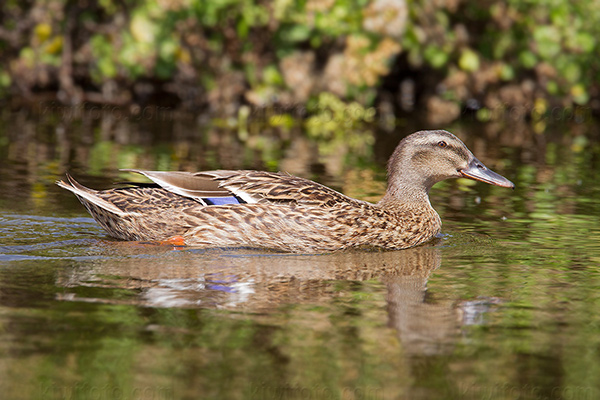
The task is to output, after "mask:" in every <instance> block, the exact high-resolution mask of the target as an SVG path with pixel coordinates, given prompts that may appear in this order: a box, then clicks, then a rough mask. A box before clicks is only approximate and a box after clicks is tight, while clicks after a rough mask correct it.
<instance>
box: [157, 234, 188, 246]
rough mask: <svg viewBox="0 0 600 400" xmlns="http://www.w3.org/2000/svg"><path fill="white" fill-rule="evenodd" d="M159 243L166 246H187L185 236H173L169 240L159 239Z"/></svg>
mask: <svg viewBox="0 0 600 400" xmlns="http://www.w3.org/2000/svg"><path fill="white" fill-rule="evenodd" d="M158 244H159V245H166V246H185V239H184V238H183V236H173V237H171V238H168V239H167V240H162V241H159V242H158Z"/></svg>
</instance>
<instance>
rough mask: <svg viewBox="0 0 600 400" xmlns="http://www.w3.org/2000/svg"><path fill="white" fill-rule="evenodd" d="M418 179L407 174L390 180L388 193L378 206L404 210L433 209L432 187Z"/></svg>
mask: <svg viewBox="0 0 600 400" xmlns="http://www.w3.org/2000/svg"><path fill="white" fill-rule="evenodd" d="M416 178H417V177H411V176H409V174H405V175H403V176H401V177H398V176H396V177H395V179H394V180H390V182H389V183H388V188H387V191H386V193H385V195H384V196H383V198H382V199H381V200H380V201H379V203H378V204H379V205H382V206H401V207H403V208H431V203H430V202H429V189H430V188H431V185H428V184H427V183H426V182H422V181H420V180H419V179H416ZM417 182H419V183H417Z"/></svg>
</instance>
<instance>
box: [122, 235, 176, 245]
mask: <svg viewBox="0 0 600 400" xmlns="http://www.w3.org/2000/svg"><path fill="white" fill-rule="evenodd" d="M127 243H132V244H137V245H142V246H176V247H182V246H185V239H184V238H183V236H173V237H170V238H168V239H167V240H152V241H148V242H146V241H144V242H127Z"/></svg>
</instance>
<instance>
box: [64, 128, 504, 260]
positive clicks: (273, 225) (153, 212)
mask: <svg viewBox="0 0 600 400" xmlns="http://www.w3.org/2000/svg"><path fill="white" fill-rule="evenodd" d="M123 171H130V172H134V173H137V174H141V175H143V176H145V177H146V178H148V179H149V180H150V181H151V182H148V183H145V184H131V183H130V184H128V186H125V187H117V188H112V189H108V190H93V189H90V188H87V187H85V186H83V185H81V184H79V183H78V182H77V181H76V180H75V179H74V178H73V177H72V176H70V175H69V174H67V176H66V180H60V181H57V182H56V183H57V184H58V186H60V187H62V188H64V189H66V190H69V191H71V192H72V193H73V194H75V196H77V198H78V199H79V200H80V201H81V203H82V204H83V206H84V207H85V208H86V209H87V211H88V212H89V213H90V214H91V215H92V217H93V218H94V219H95V220H96V222H97V223H98V224H99V225H100V226H101V227H102V228H104V229H105V230H106V231H107V232H108V234H109V235H110V236H112V237H114V238H117V239H121V240H127V241H155V242H162V241H167V242H168V241H174V242H176V243H178V244H179V245H185V246H194V247H201V248H255V249H270V250H275V251H280V252H293V253H319V252H334V251H339V250H345V249H355V248H378V249H381V250H402V249H407V248H411V247H415V246H418V245H421V244H424V243H426V242H428V241H430V240H431V239H433V238H434V237H435V236H436V235H438V234H439V233H440V231H441V227H442V222H441V219H440V216H439V215H438V213H437V212H436V211H435V209H434V208H433V207H432V205H431V203H430V201H429V191H430V189H431V187H432V186H433V185H435V184H436V183H438V182H440V181H443V180H446V179H451V178H467V179H472V180H475V181H480V182H484V183H487V184H490V185H495V186H500V187H504V188H512V189H514V187H515V185H514V184H513V183H512V182H511V181H509V180H508V179H506V178H505V177H503V176H502V175H500V174H498V173H496V172H494V171H492V170H490V169H488V168H487V167H486V166H485V165H484V164H483V163H482V162H481V161H479V160H478V159H477V158H476V157H475V156H474V155H473V153H472V152H471V151H470V150H469V149H468V148H467V146H465V144H464V143H463V142H462V141H461V140H460V139H459V138H458V137H456V136H455V135H453V134H452V133H450V132H448V131H445V130H434V131H419V132H415V133H413V134H410V135H408V136H406V137H405V138H404V139H402V140H401V141H400V143H399V144H398V146H397V147H396V149H395V150H394V152H393V154H392V156H391V157H390V159H389V161H388V164H387V183H388V184H387V190H386V192H385V194H384V195H383V197H382V198H381V200H380V201H379V202H377V203H370V202H367V201H363V200H358V199H354V198H352V197H349V196H346V195H344V194H342V193H339V192H337V191H335V190H333V189H331V188H329V187H327V186H324V185H322V184H320V183H317V182H314V181H311V180H308V179H305V178H301V177H298V176H294V175H290V174H288V173H285V172H277V173H275V172H266V171H250V170H237V171H233V170H215V171H202V172H183V171H146V170H137V169H127V170H123Z"/></svg>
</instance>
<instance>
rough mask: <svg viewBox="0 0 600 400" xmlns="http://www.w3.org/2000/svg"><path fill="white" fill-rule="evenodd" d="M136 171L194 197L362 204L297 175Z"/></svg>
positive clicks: (293, 202)
mask: <svg viewBox="0 0 600 400" xmlns="http://www.w3.org/2000/svg"><path fill="white" fill-rule="evenodd" d="M127 171H131V172H137V173H139V174H142V175H144V176H146V177H147V178H149V179H151V180H152V181H154V182H155V183H156V184H158V185H159V186H161V187H163V188H164V189H166V190H169V191H171V192H173V193H177V194H179V195H181V196H186V197H191V198H194V199H196V200H203V199H206V198H219V197H230V196H235V197H237V198H238V199H240V200H242V201H243V202H246V203H263V204H264V203H271V204H298V205H311V206H326V207H327V206H328V207H331V206H334V205H336V204H339V203H355V202H357V203H362V202H361V201H359V200H355V199H352V198H351V197H348V196H345V195H343V194H341V193H339V192H337V191H335V190H333V189H330V188H328V187H327V186H324V185H321V184H319V183H316V182H313V181H311V180H308V179H304V178H299V177H297V176H293V175H289V174H285V173H274V172H263V171H228V170H218V171H204V172H195V173H192V172H163V171H142V170H127Z"/></svg>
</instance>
